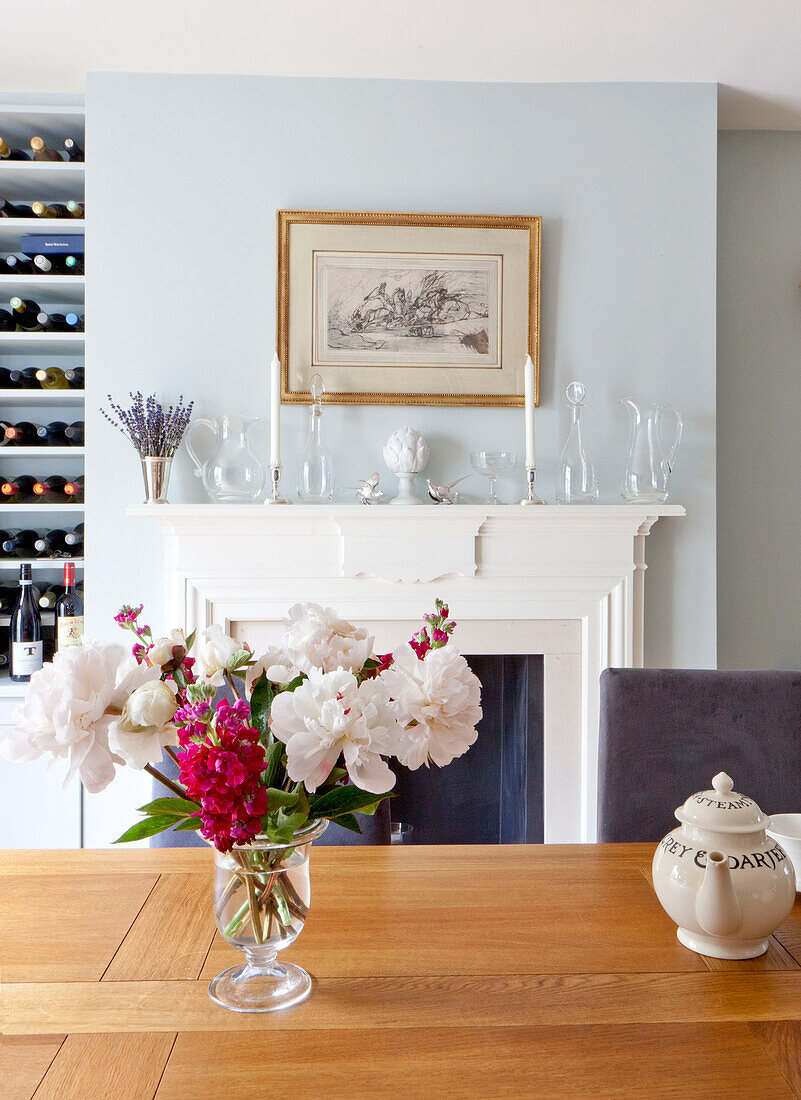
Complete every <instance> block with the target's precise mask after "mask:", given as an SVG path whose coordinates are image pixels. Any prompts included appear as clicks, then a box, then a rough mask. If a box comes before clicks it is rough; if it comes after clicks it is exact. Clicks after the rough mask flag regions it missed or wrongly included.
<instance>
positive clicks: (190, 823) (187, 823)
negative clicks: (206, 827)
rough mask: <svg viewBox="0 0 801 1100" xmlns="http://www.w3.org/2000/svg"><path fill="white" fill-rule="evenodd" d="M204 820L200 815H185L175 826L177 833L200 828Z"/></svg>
mask: <svg viewBox="0 0 801 1100" xmlns="http://www.w3.org/2000/svg"><path fill="white" fill-rule="evenodd" d="M201 825H202V822H201V820H200V818H199V817H185V818H184V819H183V821H179V822H178V824H177V825H176V826H175V832H176V833H183V832H188V831H189V830H190V829H199V828H200V826H201Z"/></svg>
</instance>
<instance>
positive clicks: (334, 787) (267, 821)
mask: <svg viewBox="0 0 801 1100" xmlns="http://www.w3.org/2000/svg"><path fill="white" fill-rule="evenodd" d="M141 614H142V607H141V605H140V606H139V607H129V606H125V607H123V608H122V609H121V611H120V612H119V613H118V614H117V615H116V616H115V618H116V621H117V623H118V624H119V625H120V626H121V627H123V628H124V629H125V630H127V631H130V632H132V633H133V635H134V638H135V641H134V645H133V649H132V651H129V650H128V649H127V648H126V647H124V646H122V645H108V644H101V643H96V642H86V643H85V644H84V645H83V646H81V647H71V648H69V649H65V650H62V651H60V652H59V653H57V654H56V656H55V657H54V659H53V661H52V662H51V663H49V664H46V665H45V666H44V667H43V668H42V669H41V670H40V671H39V672H36V673H34V675H33V676H32V677H31V681H30V684H29V686H28V692H27V696H26V699H25V702H24V703H23V704H22V705H21V706H19V707H17V709H16V710H15V711H14V715H13V721H14V727H13V729H12V731H11V733H10V734H9V735H8V736H7V737H6V738H5V741H4V742H3V744H2V745H1V746H0V749H2V753H3V755H4V756H6V757H7V758H9V759H13V760H19V761H24V760H33V759H36V758H37V757H40V756H49V757H50V758H51V759H52V760H59V759H66V760H67V763H68V770H67V779H69V778H71V777H72V776H73V775H74V774H76V773H77V774H78V775H79V776H80V778H81V780H82V782H83V784H84V786H85V788H86V789H87V791H89V792H90V793H95V792H98V791H101V790H103V789H104V788H105V787H106V786H108V784H109V783H110V782H111V780H112V779H113V777H114V773H115V768H116V767H118V766H129V767H133V768H138V769H144V770H145V771H147V772H149V773H150V774H151V775H152V776H153V777H154V778H155V779H157V780H158V781H159V782H160V783H161V784H162V785H163V786H164V788H165V790H166V791H168V793H167V794H165V796H164V797H161V798H156V799H155V800H153V801H151V802H149V803H148V804H147V805H145V806H142V807H141V809H140V813H141V814H143V817H142V818H141V820H139V821H138V822H137V823H136V824H134V825H133V826H132V827H131V828H130V829H128V830H127V832H125V833H124V834H123V835H122V836H121V837H120V838H119V841H118V843H119V842H124V841H134V840H142V839H144V838H146V837H150V836H153V835H155V834H156V833H160V832H163V831H164V830H167V829H175V830H176V831H180V830H198V831H199V832H200V834H201V835H202V836H203V837H204V838H205V839H206V840H207V841H209V842H210V843H211V844H213V846H214V848H215V918H216V920H217V925H218V928H219V929H220V932H221V933H222V935H223V936H224V937H225V938H226V939H227V940H228V941H229V942H230V943H232V944H233V945H234V946H236V947H239V948H240V949H242V950H243V951H244V952H245V955H246V959H247V963H246V965H245V966H242V967H234V968H231V969H230V970H228V971H224V972H223V973H222V974H220V975H218V976H217V978H215V979H214V980H213V982H212V983H211V986H210V993H211V996H212V997H213V998H214V999H215V1000H217V1001H218V1002H219V1003H220V1004H223V1005H225V1006H226V1007H229V1008H233V1009H236V1010H238V1011H267V1010H270V1009H273V1008H279V1007H285V1006H286V1005H289V1004H295V1003H297V1002H298V1001H299V1000H302V999H303V998H304V997H305V996H307V995H308V993H309V991H310V989H311V980H310V978H309V976H308V974H306V972H305V971H304V970H302V969H301V968H300V967H298V966H294V965H293V964H289V963H286V964H280V965H279V964H277V963H276V961H275V959H276V952H277V951H278V950H280V949H281V948H284V947H286V946H288V945H289V944H290V943H292V942H293V940H294V939H295V938H296V937H297V936H298V934H299V933H300V931H301V929H302V928H303V924H304V922H305V919H306V916H307V913H308V907H309V873H308V859H309V848H310V845H311V842H312V841H313V840H314V839H315V838H316V837H318V836H320V835H321V834H322V832H323V831H324V830H325V828H326V827H327V824H328V822H336V823H337V824H338V825H341V826H343V827H344V828H346V829H350V830H353V831H355V832H360V831H361V829H360V825H359V822H358V818H357V817H356V816H355V815H356V814H373V813H375V811H376V809H377V807H378V806H379V804H380V803H381V802H382V801H383V800H384V799H385V798H388V797H390V796H391V792H392V788H393V787H394V785H395V774H394V772H393V771H392V768H391V767H390V765H389V763H388V761H391V760H396V761H398V762H399V763H400V764H401V765H403V766H405V767H407V768H410V769H417V768H419V767H421V766H422V765H426V766H429V764H430V763H432V762H433V763H434V764H436V765H438V766H440V767H444V766H445V765H447V764H449V763H450V762H451V760H453V759H455V758H456V757H458V756H461V755H463V754H464V753H465V752H466V751H467V750H468V748H469V747H470V746H471V745H472V744H473V743H474V742H475V740H476V736H477V734H476V729H475V727H476V724H477V723H478V721H479V720H480V719H481V705H480V694H481V689H480V684H479V682H478V679H477V678H476V676H475V675H474V674H473V673H472V672H471V670H470V668H469V667H468V664H467V662H466V660H465V659H464V657H462V656H461V655H460V654H459V653H457V652H456V650H455V649H454V647H453V646H452V645H450V644H449V642H450V636H451V634H452V632H453V630H454V628H455V625H456V624H455V623H454V622H453V621H452V620H451V619H450V618H449V611H448V608H447V607H446V606H445V605H444V604H443V603H442V601H440V600H437V602H436V608H435V611H434V612H433V613H431V614H429V615H426V616H425V618H424V623H423V626H422V628H421V629H420V631H419V632H418V633H417V634H416V635H415V636H414V637H413V638H412V639H411V641H409V642H407V643H406V644H404V645H402V646H400V647H399V648H398V649H397V650H395V651H394V652H393V653H387V654H383V655H377V654H375V653H374V652H373V641H374V640H373V638H372V637H370V636H369V635H368V633H367V631H366V630H364V629H363V628H360V627H356V626H353V625H352V624H351V623H348V622H345V621H343V620H341V619H339V618H338V617H337V616H336V614H335V613H334V612H333V611H331V610H330V609H328V608H322V607H319V606H318V605H316V604H306V605H296V606H295V607H293V608H291V610H290V611H289V614H288V616H287V618H286V619H285V620H284V631H283V636H282V645H281V647H277V648H271V649H269V650H268V651H267V652H266V653H264V654H262V655H261V656H260V657H258V658H255V657H254V655H253V653H252V651H251V649H250V648H249V647H248V646H247V645H243V644H241V643H239V642H237V641H236V640H234V639H233V638H231V637H229V636H227V635H226V634H225V633H224V632H223V630H222V628H221V627H219V626H212V627H209V628H208V629H206V630H204V631H202V632H201V633H200V634H199V636H197V637H196V636H195V635H194V634H192V635H190V636H189V637H185V636H184V633H183V631H181V630H174V631H172V633H171V634H170V635H169V636H168V637H163V638H158V639H154V638H153V635H152V631H151V629H150V627H149V626H147V625H144V624H143V623H142V622H141V621H140V618H141ZM221 689H225V690H221ZM164 754H166V755H167V756H168V757H170V758H171V759H172V761H173V762H174V764H175V766H176V768H177V779H172V778H170V777H169V776H168V775H165V774H164V772H163V771H160V770H159V769H158V768H157V766H156V765H158V764H159V763H161V762H162V761H163V759H164Z"/></svg>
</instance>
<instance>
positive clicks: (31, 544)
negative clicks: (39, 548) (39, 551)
mask: <svg viewBox="0 0 801 1100" xmlns="http://www.w3.org/2000/svg"><path fill="white" fill-rule="evenodd" d="M38 537H39V536H38V535H37V534H36V532H35V531H27V530H26V531H17V533H16V535H9V537H8V538H7V539H4V540H3V553H4V554H5V555H6V557H9V558H32V557H33V556H34V554H35V552H36V540H37V538H38Z"/></svg>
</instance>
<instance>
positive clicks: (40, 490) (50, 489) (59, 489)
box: [31, 474, 67, 500]
mask: <svg viewBox="0 0 801 1100" xmlns="http://www.w3.org/2000/svg"><path fill="white" fill-rule="evenodd" d="M66 484H67V479H66V478H65V477H62V476H61V475H60V474H51V475H50V477H44V478H42V480H41V481H34V483H33V486H32V489H31V491H32V492H33V493H34V499H36V500H56V499H63V497H64V486H65V485H66Z"/></svg>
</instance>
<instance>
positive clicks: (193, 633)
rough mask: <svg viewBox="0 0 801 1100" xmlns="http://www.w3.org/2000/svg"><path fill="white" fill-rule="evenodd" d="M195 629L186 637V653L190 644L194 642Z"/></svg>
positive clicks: (190, 646)
mask: <svg viewBox="0 0 801 1100" xmlns="http://www.w3.org/2000/svg"><path fill="white" fill-rule="evenodd" d="M196 634H197V631H196V630H193V631H192V633H191V634H190V635H189V637H188V638H187V639H186V652H187V653H188V652H189V650H190V649H191V648H192V646H193V645H194V644H195V635H196Z"/></svg>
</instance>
